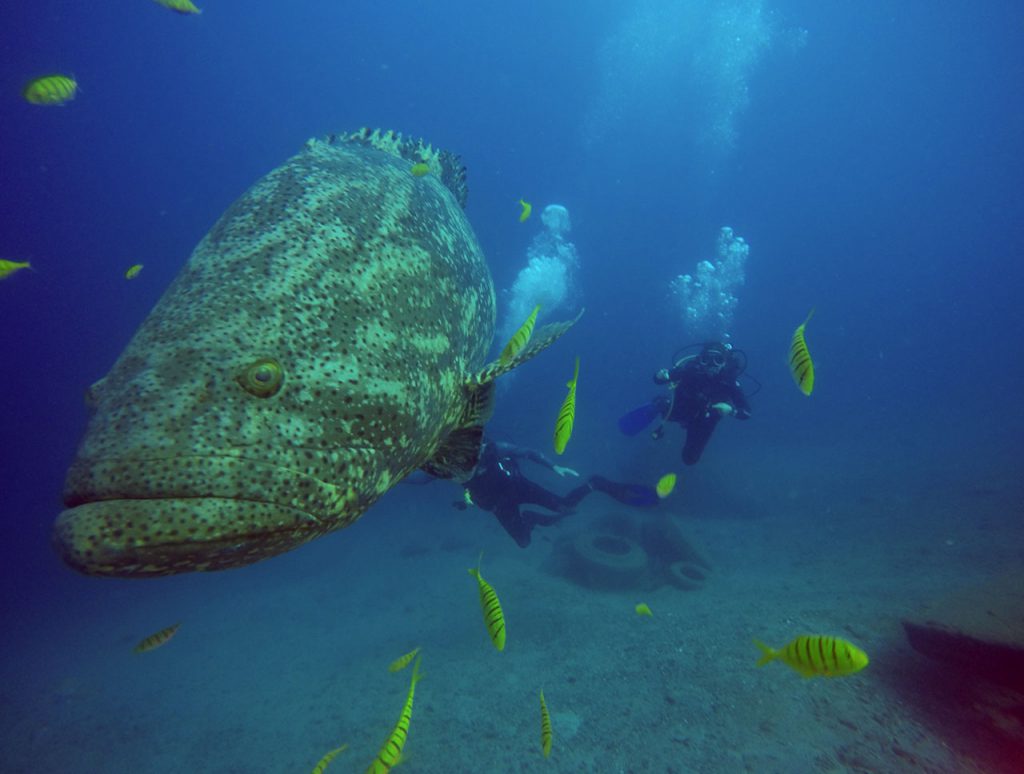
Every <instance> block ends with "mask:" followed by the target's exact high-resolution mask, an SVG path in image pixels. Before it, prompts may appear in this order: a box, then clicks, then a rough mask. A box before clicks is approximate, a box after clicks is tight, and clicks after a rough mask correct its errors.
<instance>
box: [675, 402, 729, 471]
mask: <svg viewBox="0 0 1024 774" xmlns="http://www.w3.org/2000/svg"><path fill="white" fill-rule="evenodd" d="M721 418H722V417H721V416H720V415H719V414H718V412H716V411H712V412H711V416H706V417H701V418H700V419H696V420H694V421H693V422H690V424H689V426H688V427H687V428H686V445H685V446H683V464H684V465H696V464H697V461H698V460H699V459H700V455H701V453H702V452H703V451H704V447H705V446H707V445H708V441H709V440H711V434H712V433H713V432H714V431H715V425H717V424H718V420H720V419H721Z"/></svg>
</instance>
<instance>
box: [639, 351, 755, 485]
mask: <svg viewBox="0 0 1024 774" xmlns="http://www.w3.org/2000/svg"><path fill="white" fill-rule="evenodd" d="M654 381H655V382H656V383H657V384H668V383H669V382H671V383H673V384H675V387H674V390H673V395H671V396H668V397H665V396H663V397H660V398H657V399H656V400H655V405H657V406H658V407H659V408H660V409H661V413H662V415H663V416H664V417H665V421H667V422H678V423H679V424H680V425H681V426H682V427H684V428H685V429H686V444H685V445H684V446H683V464H685V465H694V464H696V463H697V461H698V460H699V459H700V455H701V453H702V452H703V451H704V447H705V446H707V443H708V441H709V440H710V439H711V434H712V433H713V432H714V430H715V426H716V425H717V424H718V421H719V420H720V419H721V418H722V415H721V414H719V413H718V412H717V411H716V410H715V409H713V408H711V407H712V406H713V405H714V404H716V403H728V404H729V405H730V406H732V408H733V412H734V413H733V416H734V417H736V419H749V418H750V403H749V402H748V401H747V396H746V395H744V394H743V389H742V388H741V387H740V383H739V382H738V381H736V369H735V368H733V367H728V366H727V367H726V368H725V369H723V370H722V371H720V372H719V373H717V374H713V375H712V374H709V373H707V372H706V371H705V370H704V369H702V368H701V366H700V365H699V363H698V361H697V360H696V359H691V360H688V361H687V362H685V363H684V364H682V365H680V366H677V367H676V368H673V369H672V370H671V371H669V373H668V379H659V378H658V376H657V375H655V377H654Z"/></svg>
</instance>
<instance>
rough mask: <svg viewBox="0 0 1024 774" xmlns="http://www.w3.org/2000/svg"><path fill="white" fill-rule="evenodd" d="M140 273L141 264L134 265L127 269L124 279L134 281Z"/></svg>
mask: <svg viewBox="0 0 1024 774" xmlns="http://www.w3.org/2000/svg"><path fill="white" fill-rule="evenodd" d="M140 271H142V264H141V263H136V264H133V265H132V266H129V267H128V271H126V272H125V273H124V278H125V279H135V278H136V277H137V276H139V272H140Z"/></svg>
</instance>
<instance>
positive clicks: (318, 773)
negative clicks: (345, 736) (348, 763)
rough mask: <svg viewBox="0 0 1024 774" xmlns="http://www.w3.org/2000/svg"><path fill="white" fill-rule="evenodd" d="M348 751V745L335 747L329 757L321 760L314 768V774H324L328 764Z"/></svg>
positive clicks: (328, 754)
mask: <svg viewBox="0 0 1024 774" xmlns="http://www.w3.org/2000/svg"><path fill="white" fill-rule="evenodd" d="M347 749H348V745H347V744H343V745H342V746H341V747H335V748H334V749H333V750H331V751H330V752H329V753H327V755H325V756H324V757H323V758H321V759H320V762H319V763H318V764H317V765H316V766H314V767H313V774H324V769H326V768H327V764H329V763H330V762H331V761H333V760H334V759H335V758H337V757H338V756H339V755H341V754H342V753H343V752H345V750H347Z"/></svg>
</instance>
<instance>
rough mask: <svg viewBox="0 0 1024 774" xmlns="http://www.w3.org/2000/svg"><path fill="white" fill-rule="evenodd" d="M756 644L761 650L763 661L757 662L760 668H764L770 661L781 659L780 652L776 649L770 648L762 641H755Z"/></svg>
mask: <svg viewBox="0 0 1024 774" xmlns="http://www.w3.org/2000/svg"><path fill="white" fill-rule="evenodd" d="M754 644H755V645H757V647H759V648H760V649H761V654H762V655H761V659H760V660H759V661H758V662H757V665H758V666H759V667H762V666H764V665H765V664H767V663H768V662H769V661H774V660H775V659H777V658H778V657H779V652H778V651H777V650H775V649H774V648H769V647H768V646H767V645H765V644H764V643H763V642H761V640H754Z"/></svg>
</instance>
